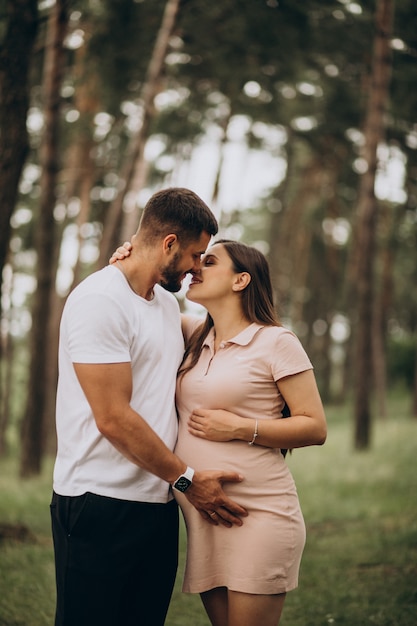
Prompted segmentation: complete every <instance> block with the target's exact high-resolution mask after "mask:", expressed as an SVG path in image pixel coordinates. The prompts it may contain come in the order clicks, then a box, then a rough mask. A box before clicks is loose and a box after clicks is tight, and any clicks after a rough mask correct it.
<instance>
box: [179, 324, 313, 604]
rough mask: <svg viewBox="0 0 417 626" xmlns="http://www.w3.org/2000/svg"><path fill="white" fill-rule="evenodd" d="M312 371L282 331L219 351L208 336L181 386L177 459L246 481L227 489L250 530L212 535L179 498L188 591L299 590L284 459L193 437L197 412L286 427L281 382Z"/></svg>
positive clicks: (296, 508) (264, 329)
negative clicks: (189, 424) (244, 511)
mask: <svg viewBox="0 0 417 626" xmlns="http://www.w3.org/2000/svg"><path fill="white" fill-rule="evenodd" d="M311 368H312V365H311V363H310V361H309V359H308V357H307V355H306V353H305V351H304V349H303V347H302V346H301V343H300V342H299V340H298V339H297V337H296V336H295V335H294V334H293V333H292V332H290V331H289V330H287V329H285V328H282V327H276V326H260V325H258V324H251V325H250V326H249V327H247V328H246V329H245V330H244V331H242V332H241V333H239V334H238V335H237V336H236V337H234V338H233V339H231V340H230V341H227V342H225V343H223V344H221V345H220V347H219V349H218V350H217V352H216V353H215V352H214V334H213V330H211V331H210V333H209V335H208V337H207V339H206V341H205V344H204V346H203V350H202V354H201V357H200V359H199V361H198V363H197V365H196V367H194V368H193V369H192V370H190V371H189V372H188V373H187V374H186V375H185V376H184V377H183V378H180V379H179V381H178V384H177V407H178V413H179V434H178V443H177V447H176V453H177V454H178V455H179V456H180V457H181V458H182V459H183V460H184V461H185V462H186V463H187V464H188V465H189V466H191V467H193V468H195V469H197V470H203V469H225V470H233V471H236V472H239V473H241V474H242V475H243V476H244V480H243V481H242V482H241V483H225V484H224V489H225V491H226V492H227V494H228V495H229V496H230V497H231V498H232V499H233V500H235V501H236V502H238V503H239V504H241V505H242V506H244V507H245V508H246V509H247V510H248V513H249V515H248V517H246V518H244V520H243V526H241V527H237V526H234V527H233V528H225V527H223V526H212V525H210V524H208V523H207V522H206V521H204V520H203V519H202V517H201V516H200V514H199V513H198V512H197V511H196V510H195V509H194V507H193V506H191V505H190V504H189V503H188V500H187V499H186V497H185V496H183V495H182V494H176V497H177V499H178V501H179V504H180V505H181V508H182V511H183V514H184V518H185V522H186V526H187V533H188V544H187V545H188V548H187V562H186V570H185V576H184V584H183V590H184V591H186V592H192V593H200V592H203V591H207V590H209V589H213V588H214V587H227V588H228V589H230V590H233V591H240V592H245V593H256V594H276V593H283V592H286V591H290V590H291V589H294V588H295V587H296V586H297V584H298V571H299V567H300V561H301V555H302V552H303V548H304V543H305V526H304V520H303V516H302V513H301V509H300V505H299V501H298V495H297V491H296V487H295V484H294V480H293V478H292V475H291V473H290V470H289V469H288V466H287V464H286V462H285V459H284V457H283V455H282V454H281V452H280V450H277V449H272V448H267V447H264V446H260V445H252V446H250V445H248V443H247V442H245V441H238V440H235V441H230V442H212V441H207V440H204V439H200V438H198V437H194V436H193V435H190V434H189V433H188V430H187V421H188V418H189V415H190V414H191V413H192V411H193V409H196V408H199V407H200V408H206V409H207V408H211V409H226V410H229V411H232V412H234V413H237V414H239V415H241V416H242V417H247V418H252V419H253V418H256V417H257V418H258V419H259V421H261V420H268V419H269V420H270V419H280V418H281V415H282V408H283V405H284V400H283V398H282V396H281V395H280V393H279V392H278V389H277V385H276V382H275V381H278V380H279V379H280V378H283V377H285V376H289V375H292V374H296V373H299V372H302V371H305V370H308V369H311Z"/></svg>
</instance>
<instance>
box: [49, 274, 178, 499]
mask: <svg viewBox="0 0 417 626" xmlns="http://www.w3.org/2000/svg"><path fill="white" fill-rule="evenodd" d="M183 353H184V341H183V337H182V332H181V319H180V311H179V305H178V302H177V299H176V298H175V296H174V295H173V294H171V293H168V292H167V291H165V290H164V289H163V288H162V287H160V286H159V285H155V289H154V298H153V299H152V300H150V301H148V300H145V299H144V298H141V297H140V296H138V295H137V294H135V293H134V291H132V289H131V288H130V286H129V284H128V283H127V281H126V278H125V277H124V275H123V274H122V272H121V271H120V270H119V269H117V268H116V267H113V266H108V267H106V268H104V269H102V270H100V271H98V272H95V273H94V274H92V275H91V276H89V277H88V278H86V279H85V280H84V281H83V282H82V283H81V284H80V285H79V286H78V287H76V289H74V291H73V292H72V293H71V294H70V295H69V297H68V299H67V302H66V304H65V308H64V312H63V315H62V320H61V327H60V346H59V380H58V390H57V409H56V425H57V435H58V452H57V458H56V463H55V468H54V491H55V492H56V493H58V494H60V495H64V496H77V495H82V494H83V493H86V492H87V491H90V492H92V493H95V494H98V495H103V496H108V497H113V498H119V499H122V500H132V501H139V502H158V503H165V502H167V501H168V500H170V499H171V498H172V496H171V495H170V492H169V485H168V483H166V482H165V481H163V480H161V479H160V478H158V477H157V476H155V475H153V474H151V473H149V472H147V471H145V470H143V469H141V468H140V467H138V466H137V465H135V464H134V463H132V462H131V461H129V460H128V459H127V458H126V457H124V456H123V455H122V454H121V453H120V452H118V450H116V448H115V447H114V446H113V445H112V444H111V443H110V442H109V441H108V440H107V439H106V438H105V437H103V435H101V433H100V432H99V430H98V428H97V426H96V423H95V420H94V417H93V414H92V411H91V408H90V405H89V404H88V402H87V400H86V397H85V395H84V393H83V391H82V389H81V386H80V384H79V382H78V379H77V376H76V374H75V370H74V367H73V363H122V362H130V363H131V366H132V381H133V390H132V398H131V403H130V404H131V407H132V408H133V409H134V410H135V411H137V412H138V413H139V414H140V415H141V416H142V417H143V418H144V419H145V420H146V421H147V422H148V424H149V425H150V426H151V428H152V429H153V430H154V431H155V432H156V433H157V434H158V435H159V437H160V438H161V439H162V440H163V441H164V443H165V444H166V445H167V446H168V447H169V448H170V449H171V450H172V449H173V448H174V445H175V442H176V438H177V416H176V410H175V383H176V374H177V370H178V367H179V365H180V363H181V360H182V356H183Z"/></svg>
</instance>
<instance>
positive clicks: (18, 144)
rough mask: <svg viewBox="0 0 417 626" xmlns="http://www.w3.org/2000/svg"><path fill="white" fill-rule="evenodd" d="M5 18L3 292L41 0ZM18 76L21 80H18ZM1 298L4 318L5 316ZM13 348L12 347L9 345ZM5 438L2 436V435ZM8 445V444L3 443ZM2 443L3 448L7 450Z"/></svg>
mask: <svg viewBox="0 0 417 626" xmlns="http://www.w3.org/2000/svg"><path fill="white" fill-rule="evenodd" d="M3 6H4V8H5V11H4V15H3V16H2V19H3V21H4V22H6V27H5V30H4V32H3V37H2V39H1V45H0V207H1V210H0V293H1V287H2V282H3V267H4V265H5V262H6V259H7V254H8V249H9V241H10V234H11V227H10V218H11V216H12V213H13V211H14V208H15V205H16V200H17V194H18V185H19V179H20V175H21V173H22V168H23V166H24V163H25V160H26V155H27V152H28V134H27V129H26V118H27V111H28V106H29V68H30V61H31V58H32V51H33V45H34V42H35V37H36V32H37V24H38V12H37V11H38V8H37V0H8V1H7V2H5V3H3ZM17 77H18V78H17ZM1 312H2V310H1V298H0V317H1ZM9 347H10V346H9ZM4 356H5V355H3V341H2V338H1V337H0V423H1V424H2V427H1V429H0V430H1V432H2V433H4V432H5V428H6V424H7V415H8V412H7V405H6V403H5V402H4V400H5V398H6V397H7V393H8V392H7V390H6V388H5V386H6V382H7V381H6V378H7V376H8V374H6V373H4V370H3V368H6V363H5V358H3V357H4ZM0 437H1V435H0ZM3 443H4V442H3ZM3 443H2V442H0V448H2V447H3Z"/></svg>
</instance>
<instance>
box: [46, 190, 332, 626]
mask: <svg viewBox="0 0 417 626" xmlns="http://www.w3.org/2000/svg"><path fill="white" fill-rule="evenodd" d="M216 232H217V223H216V220H215V218H214V217H213V215H212V213H211V212H210V210H209V209H208V207H207V206H206V205H205V204H204V203H203V202H202V200H201V199H200V198H199V197H198V196H196V194H194V193H193V192H191V191H189V190H186V189H182V188H172V189H167V190H163V191H161V192H158V193H157V194H154V196H152V198H151V199H150V200H149V202H148V203H147V205H146V207H145V209H144V212H143V216H142V219H141V223H140V227H139V229H138V231H137V233H136V235H135V237H134V239H133V247H132V250H131V253H130V256H128V257H127V258H125V259H123V260H120V259H121V257H122V256H123V255H124V254H128V253H127V252H126V253H123V254H120V253H119V255H118V257H119V260H118V261H117V262H116V263H115V264H113V265H111V266H109V267H106V268H104V269H103V270H101V271H100V272H96V273H95V274H93V275H92V276H90V277H89V278H87V279H86V280H85V281H83V283H81V285H79V286H78V287H77V288H76V289H75V290H74V291H73V292H72V294H71V295H70V296H69V298H68V301H67V304H66V306H65V310H64V313H63V317H62V321H61V329H60V354H59V367H60V375H59V383H58V394H57V431H58V453H57V460H56V464H55V469H54V493H53V498H52V503H51V515H52V528H53V536H54V546H55V561H56V576H57V612H56V622H55V623H56V625H57V626H58V625H64V624H65V625H71V626H75V625H76V626H84V625H86V624H89V626H91V625H93V626H94V625H95V624H97V625H98V624H100V626H101V625H104V626H106V625H108V626H110V625H111V626H116V625H117V626H119V625H120V626H122V625H123V626H129V625H132V626H133V625H136V626H140V625H141V626H162V625H163V623H164V620H165V616H166V612H167V609H168V604H169V600H170V597H171V593H172V588H173V584H174V580H175V574H176V568H177V549H178V544H177V542H178V510H177V505H176V500H178V502H179V504H180V506H181V508H182V510H183V513H184V517H185V520H186V525H187V533H188V553H187V567H186V573H185V579H184V590H185V591H189V592H193V593H200V594H201V597H202V600H203V603H204V606H205V608H206V611H207V614H208V616H209V619H210V621H211V623H212V624H213V626H238V625H239V626H259V624H262V625H263V626H269V625H270V626H275V625H276V624H278V623H279V619H280V615H281V611H282V607H283V603H284V599H285V594H286V592H287V591H289V590H291V589H293V588H294V587H295V586H296V585H297V576H298V569H299V564H300V559H301V553H302V550H303V546H304V540H305V528H304V523H303V518H302V514H301V511H300V508H299V503H298V498H297V493H296V489H295V486H294V482H293V479H292V477H291V474H290V472H289V470H288V468H287V466H286V464H285V461H284V458H283V456H282V454H281V452H280V448H295V447H302V446H306V445H314V444H321V443H323V442H324V440H325V437H326V423H325V417H324V413H323V408H322V404H321V401H320V397H319V394H318V391H317V387H316V383H315V379H314V375H313V373H312V366H311V364H310V362H309V360H308V358H307V356H306V354H305V352H304V350H303V349H302V347H301V345H300V343H299V342H298V340H297V339H296V337H295V336H294V335H293V334H292V333H291V332H289V331H287V330H285V329H284V328H283V327H281V326H280V324H279V322H278V321H277V319H276V317H275V313H274V308H273V303H272V290H271V284H270V277H269V270H268V266H267V263H266V260H265V258H264V257H263V255H261V254H260V253H259V252H258V251H257V250H255V249H253V248H250V247H248V246H245V245H244V244H240V243H236V242H228V241H224V242H218V243H216V244H214V245H213V246H211V247H210V248H209V250H208V252H207V253H206V254H205V255H204V257H203V259H202V260H201V257H202V255H203V254H204V253H205V251H206V248H207V246H208V244H209V241H210V238H211V236H212V235H215V234H216ZM189 272H191V273H192V274H193V280H192V283H191V285H190V288H189V290H188V293H187V297H188V298H189V299H190V300H192V301H194V302H198V303H199V304H202V305H203V306H205V307H206V308H207V310H208V316H207V319H206V320H205V321H204V322H202V321H201V320H194V319H193V318H191V317H188V316H183V318H182V332H181V316H180V313H179V306H178V303H177V300H176V299H175V297H174V296H172V295H171V294H170V293H168V292H169V291H171V292H175V291H178V290H179V289H180V287H181V282H182V280H183V279H184V277H185V275H186V274H187V273H189ZM184 340H185V356H184V358H183V355H184ZM177 370H179V373H178V376H177ZM175 387H176V400H177V410H178V414H179V424H178V421H177V417H176V408H175V402H174V399H175ZM284 398H285V401H286V402H287V404H288V405H289V408H290V410H291V414H292V417H291V418H289V419H286V420H282V419H279V418H280V416H281V414H282V409H283V406H284V402H285V401H284ZM177 428H178V441H177ZM174 447H175V453H174V452H173V449H174ZM170 485H172V487H173V489H172V491H171V489H170ZM223 485H224V489H223ZM173 493H174V494H175V498H176V500H175V499H173V496H172V494H173Z"/></svg>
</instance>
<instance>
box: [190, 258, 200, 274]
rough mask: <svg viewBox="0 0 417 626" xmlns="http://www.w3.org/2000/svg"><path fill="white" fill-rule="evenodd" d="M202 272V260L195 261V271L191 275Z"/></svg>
mask: <svg viewBox="0 0 417 626" xmlns="http://www.w3.org/2000/svg"><path fill="white" fill-rule="evenodd" d="M200 272H201V260H200V259H196V260H195V261H194V265H193V269H192V270H191V274H199V273H200Z"/></svg>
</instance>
